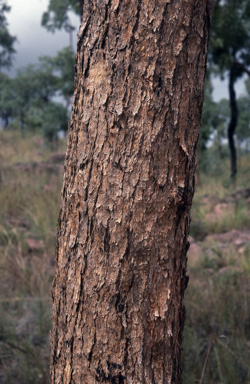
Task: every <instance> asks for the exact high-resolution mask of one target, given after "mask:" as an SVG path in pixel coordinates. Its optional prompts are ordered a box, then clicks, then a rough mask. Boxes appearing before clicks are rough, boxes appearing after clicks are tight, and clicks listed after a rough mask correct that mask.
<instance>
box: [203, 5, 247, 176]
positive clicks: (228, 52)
mask: <svg viewBox="0 0 250 384" xmlns="http://www.w3.org/2000/svg"><path fill="white" fill-rule="evenodd" d="M249 23H250V2H249V1H248V0H223V1H222V0H218V1H217V3H216V6H215V10H214V14H213V19H212V33H211V42H210V51H211V57H210V58H211V60H212V62H213V63H214V64H215V66H216V67H217V68H218V70H219V72H220V73H221V74H222V75H223V74H225V73H228V76H229V97H230V108H231V119H230V122H229V125H228V140H229V148H230V154H231V176H232V177H234V176H235V175H236V173H237V157H236V147H235V143H234V134H235V130H236V126H237V121H238V108H237V101H236V94H235V83H236V81H237V80H238V79H239V78H240V77H242V76H243V74H244V73H247V74H248V75H249V74H250V70H249V65H250V49H249V47H250V29H249Z"/></svg>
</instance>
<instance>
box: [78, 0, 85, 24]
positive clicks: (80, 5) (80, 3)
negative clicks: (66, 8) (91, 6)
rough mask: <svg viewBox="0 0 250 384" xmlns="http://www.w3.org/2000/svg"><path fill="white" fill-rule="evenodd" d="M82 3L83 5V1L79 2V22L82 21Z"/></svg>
mask: <svg viewBox="0 0 250 384" xmlns="http://www.w3.org/2000/svg"><path fill="white" fill-rule="evenodd" d="M83 3H84V0H79V7H80V15H81V21H82V13H83Z"/></svg>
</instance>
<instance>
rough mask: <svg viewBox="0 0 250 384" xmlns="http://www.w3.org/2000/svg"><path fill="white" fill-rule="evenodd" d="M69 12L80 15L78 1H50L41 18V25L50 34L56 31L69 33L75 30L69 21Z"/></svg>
mask: <svg viewBox="0 0 250 384" xmlns="http://www.w3.org/2000/svg"><path fill="white" fill-rule="evenodd" d="M70 11H72V12H74V13H76V14H78V15H80V3H79V0H50V3H49V6H48V10H47V11H46V12H44V13H43V16H42V25H43V26H44V27H45V28H46V29H47V30H48V31H51V32H55V30H56V29H65V31H66V32H70V31H72V30H74V29H75V27H74V26H73V25H72V24H71V22H70V19H69V12H70Z"/></svg>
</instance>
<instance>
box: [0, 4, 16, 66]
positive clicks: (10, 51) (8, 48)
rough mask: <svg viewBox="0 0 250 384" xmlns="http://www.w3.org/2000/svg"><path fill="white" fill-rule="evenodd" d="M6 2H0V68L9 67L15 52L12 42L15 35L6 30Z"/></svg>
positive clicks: (7, 9)
mask: <svg viewBox="0 0 250 384" xmlns="http://www.w3.org/2000/svg"><path fill="white" fill-rule="evenodd" d="M10 9H11V8H10V7H9V6H8V5H7V3H6V2H3V1H1V2H0V70H1V69H2V68H3V67H6V68H9V67H10V66H11V64H12V61H13V55H14V53H15V52H16V51H15V49H14V43H15V41H16V37H15V36H12V35H11V34H10V33H9V31H8V23H7V19H6V13H7V12H9V11H10Z"/></svg>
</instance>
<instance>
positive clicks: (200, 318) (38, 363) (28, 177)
mask: <svg viewBox="0 0 250 384" xmlns="http://www.w3.org/2000/svg"><path fill="white" fill-rule="evenodd" d="M65 148H66V143H65V141H61V142H60V143H59V144H58V147H57V148H54V149H53V150H54V151H63V150H65ZM50 154H51V148H48V147H46V145H45V144H44V143H43V141H42V140H41V139H40V138H36V139H34V138H32V137H20V135H19V134H18V133H15V132H14V133H13V132H1V131H0V160H1V163H0V174H1V177H0V200H1V212H0V382H1V383H3V384H7V383H8V384H9V383H11V384H12V383H13V384H22V383H23V384H27V383H30V384H36V383H37V384H47V383H49V330H50V328H51V284H52V279H53V274H54V250H55V241H56V224H57V218H58V213H59V205H60V189H61V184H62V175H63V164H60V166H59V165H58V164H57V165H56V164H52V163H51V161H50ZM48 164H49V166H48ZM248 164H249V156H248V158H247V156H246V157H244V158H242V159H241V169H240V171H239V175H238V179H237V181H236V184H235V183H230V181H229V178H227V176H226V175H227V173H228V171H229V164H228V163H227V161H226V160H225V161H224V162H223V163H221V164H220V172H219V176H218V175H217V174H211V175H209V174H208V173H206V174H202V173H200V174H199V180H198V183H197V187H196V193H195V197H194V204H193V208H192V224H191V235H192V236H193V237H194V239H195V241H202V244H203V240H204V239H205V238H206V236H207V235H209V234H213V233H217V232H226V231H229V230H232V229H238V230H243V229H245V228H248V229H249V227H250V219H249V218H250V214H249V202H248V200H247V199H245V198H236V197H235V196H234V193H235V191H236V190H241V189H244V188H249V186H250V176H249V172H247V171H248V170H249V168H248ZM214 169H216V167H214ZM223 169H224V171H223ZM222 171H223V172H224V173H222ZM222 174H223V175H225V176H223V178H222V179H223V180H222V183H221V182H220V179H221V175H222ZM218 204H224V206H223V205H222V206H221V207H224V208H225V210H224V211H225V212H224V213H223V210H222V211H221V212H222V214H221V215H220V216H218V215H217V216H216V214H214V212H216V209H217V211H218ZM225 204H226V205H225ZM227 204H228V205H227ZM216 207H217V208H216ZM208 215H210V216H208ZM213 215H214V216H213ZM249 258H250V255H249V247H248V246H245V248H244V250H243V251H242V250H241V253H237V252H236V251H235V250H233V249H228V250H226V252H224V251H222V250H221V248H220V246H219V245H218V244H211V245H207V248H206V247H204V248H203V254H202V256H201V262H200V264H199V267H196V268H189V272H188V274H189V275H190V282H189V285H188V289H187V292H186V296H185V304H186V310H187V319H186V325H185V331H184V342H183V358H182V363H183V383H184V384H194V383H200V384H208V383H209V384H216V383H217V384H219V383H220V384H222V383H223V384H231V383H232V384H234V383H235V384H236V383H239V384H241V383H242V384H243V383H250V371H249V367H250V360H249V355H250V354H249V352H250V314H249V308H250V283H249V282H250V261H249ZM223 268H224V269H223Z"/></svg>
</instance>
